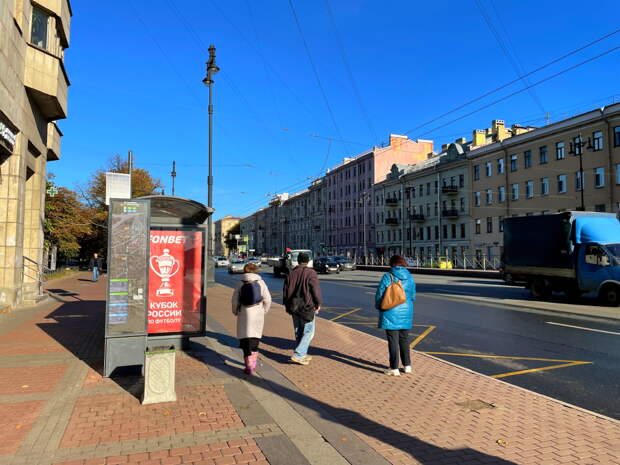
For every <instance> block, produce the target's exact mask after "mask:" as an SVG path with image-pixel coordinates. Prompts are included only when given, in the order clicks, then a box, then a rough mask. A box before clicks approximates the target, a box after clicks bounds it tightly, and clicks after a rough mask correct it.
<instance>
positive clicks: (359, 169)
mask: <svg viewBox="0 0 620 465" xmlns="http://www.w3.org/2000/svg"><path fill="white" fill-rule="evenodd" d="M432 151H433V142H432V141H427V140H418V141H413V140H410V139H409V138H408V137H406V136H400V135H396V134H391V135H390V142H389V144H388V145H387V146H385V147H373V148H372V149H371V150H369V151H367V152H364V153H362V154H360V155H358V156H356V157H352V158H345V160H344V162H343V163H342V164H340V165H339V166H336V167H335V168H332V169H330V170H328V172H327V174H326V175H325V178H324V183H325V189H326V192H327V235H326V239H327V246H326V249H327V251H328V252H329V253H330V254H338V255H348V256H360V255H363V254H364V253H365V251H366V253H369V254H370V253H373V254H376V250H375V238H376V235H375V234H376V233H375V215H374V212H375V203H374V200H373V195H372V194H373V186H374V185H375V183H378V182H381V181H383V180H384V179H385V177H386V175H387V174H388V173H389V172H390V170H391V167H392V165H393V164H395V163H396V164H401V165H406V164H414V163H417V162H419V161H422V160H424V159H426V158H427V155H428V153H430V152H432Z"/></svg>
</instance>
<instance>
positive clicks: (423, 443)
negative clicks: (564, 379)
mask: <svg viewBox="0 0 620 465" xmlns="http://www.w3.org/2000/svg"><path fill="white" fill-rule="evenodd" d="M230 295H231V289H229V288H226V287H223V286H219V287H217V288H215V289H214V290H212V292H211V294H210V304H209V309H210V313H209V314H210V316H211V317H213V318H215V319H216V320H217V321H218V322H219V323H220V324H222V325H223V326H224V328H226V329H227V330H228V331H229V332H231V333H233V334H234V329H235V326H234V324H235V322H234V319H233V316H232V315H231V313H230V309H229V306H230V304H229V302H230ZM317 325H318V326H317V334H316V336H315V339H314V341H313V344H312V347H311V349H310V353H311V354H312V355H313V357H314V360H313V361H312V362H311V364H310V365H309V366H306V367H303V366H299V365H295V364H291V363H289V361H288V357H290V354H291V347H292V345H291V342H290V339H291V337H292V328H291V322H290V317H289V316H288V315H287V314H286V313H285V312H284V311H283V308H282V307H281V306H280V305H274V307H273V310H272V311H271V312H270V313H269V314H268V318H267V320H266V323H265V332H264V337H263V343H262V347H261V357H262V359H263V360H266V361H268V362H269V364H271V365H273V366H274V367H276V368H277V369H278V370H279V371H281V372H282V373H283V374H284V375H285V376H286V377H287V378H288V379H289V380H291V381H292V382H293V383H294V384H295V385H296V386H297V387H298V388H299V390H300V391H302V392H303V394H304V395H307V396H309V397H311V398H313V399H316V400H317V401H318V402H319V403H320V408H321V409H323V410H324V411H325V412H327V413H328V414H329V415H331V416H333V417H335V418H336V419H337V420H338V421H339V422H341V423H342V424H344V425H346V426H348V427H349V428H351V429H352V430H353V431H355V432H356V433H357V435H358V436H359V437H361V438H363V439H364V440H365V441H366V442H367V443H368V444H370V445H371V446H372V447H373V448H374V449H375V450H376V451H378V452H379V453H380V454H381V455H382V456H383V457H385V458H386V459H387V460H388V461H389V462H390V463H393V464H399V465H401V464H402V465H405V464H425V465H429V464H452V463H454V464H461V463H468V464H469V463H471V464H476V463H515V464H542V465H554V464H560V463H569V464H574V465H577V464H580V465H590V464H608V465H618V464H620V422H617V421H615V420H611V419H608V418H605V417H601V416H598V415H596V414H593V413H590V412H588V411H585V410H582V409H578V408H574V407H572V406H569V405H567V404H564V403H562V402H559V401H556V400H553V399H550V398H548V397H545V396H542V395H539V394H536V393H533V392H531V391H527V390H524V389H521V388H519V387H515V386H512V385H510V384H507V383H505V382H502V381H500V380H495V379H491V378H489V377H486V376H483V375H480V374H477V373H474V372H471V371H469V370H466V369H463V368H461V367H457V366H455V365H452V364H450V363H447V362H444V361H442V360H439V359H436V358H433V357H431V356H428V355H425V354H420V353H417V352H416V353H414V355H413V366H414V372H413V374H411V375H406V376H400V377H398V378H393V377H387V376H385V375H384V374H383V373H382V370H383V369H384V368H385V364H386V362H387V347H386V346H387V344H386V342H385V341H383V340H381V339H378V338H376V337H373V336H370V335H367V334H365V333H362V332H359V331H356V330H355V329H352V328H348V327H345V326H342V325H339V324H337V323H335V322H331V321H328V320H323V319H319V320H318V323H317ZM283 395H284V396H285V397H287V396H290V399H289V400H291V401H293V402H294V401H295V400H296V396H295V394H294V393H292V392H291V393H284V394H283ZM472 401H474V402H475V403H472Z"/></svg>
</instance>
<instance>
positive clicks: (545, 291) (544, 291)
mask: <svg viewBox="0 0 620 465" xmlns="http://www.w3.org/2000/svg"><path fill="white" fill-rule="evenodd" d="M530 292H531V293H532V297H534V298H536V299H546V298H548V297H549V296H550V295H551V284H550V283H549V281H548V280H547V279H545V278H536V279H535V280H534V281H532V284H530Z"/></svg>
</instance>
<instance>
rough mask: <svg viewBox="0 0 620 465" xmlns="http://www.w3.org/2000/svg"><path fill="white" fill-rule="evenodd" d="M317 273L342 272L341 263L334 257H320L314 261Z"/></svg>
mask: <svg viewBox="0 0 620 465" xmlns="http://www.w3.org/2000/svg"><path fill="white" fill-rule="evenodd" d="M314 269H315V270H316V272H317V273H327V274H329V273H340V263H338V262H337V261H336V260H335V259H334V257H319V258H317V259H316V260H315V261H314Z"/></svg>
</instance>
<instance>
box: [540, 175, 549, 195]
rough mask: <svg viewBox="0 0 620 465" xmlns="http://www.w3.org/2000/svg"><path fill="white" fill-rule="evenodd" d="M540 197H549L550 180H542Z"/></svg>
mask: <svg viewBox="0 0 620 465" xmlns="http://www.w3.org/2000/svg"><path fill="white" fill-rule="evenodd" d="M540 195H549V178H540Z"/></svg>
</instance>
